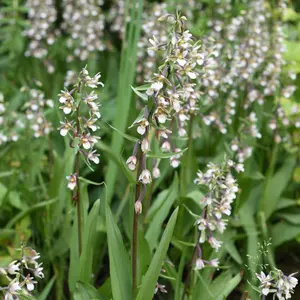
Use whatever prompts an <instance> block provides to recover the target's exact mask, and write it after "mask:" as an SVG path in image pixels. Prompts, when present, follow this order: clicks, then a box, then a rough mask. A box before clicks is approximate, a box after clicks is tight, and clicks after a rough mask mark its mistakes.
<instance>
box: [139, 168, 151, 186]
mask: <svg viewBox="0 0 300 300" xmlns="http://www.w3.org/2000/svg"><path fill="white" fill-rule="evenodd" d="M139 181H140V182H141V183H143V184H149V183H151V181H152V178H151V173H150V171H149V170H147V169H145V170H143V171H142V173H141V174H140V176H139Z"/></svg>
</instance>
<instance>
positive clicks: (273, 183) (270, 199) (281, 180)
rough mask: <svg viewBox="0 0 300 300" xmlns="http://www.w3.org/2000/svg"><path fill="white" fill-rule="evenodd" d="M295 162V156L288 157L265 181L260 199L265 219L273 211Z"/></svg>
mask: <svg viewBox="0 0 300 300" xmlns="http://www.w3.org/2000/svg"><path fill="white" fill-rule="evenodd" d="M295 164H296V159H295V157H290V158H288V159H287V160H285V162H284V164H283V166H282V167H281V168H280V169H279V170H278V171H277V172H276V173H275V175H274V176H273V177H272V178H271V179H270V180H268V181H267V184H266V187H265V192H264V197H263V199H262V201H263V202H262V210H263V211H264V213H265V216H266V219H268V218H269V217H270V216H271V214H272V213H273V212H274V211H275V209H276V206H277V202H278V201H279V199H280V197H281V194H282V192H283V191H284V190H285V188H286V186H287V185H288V183H289V181H290V178H291V176H292V173H293V169H294V167H295Z"/></svg>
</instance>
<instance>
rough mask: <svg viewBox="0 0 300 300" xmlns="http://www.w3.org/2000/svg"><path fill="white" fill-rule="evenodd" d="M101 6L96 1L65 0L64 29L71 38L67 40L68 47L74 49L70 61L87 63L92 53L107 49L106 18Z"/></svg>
mask: <svg viewBox="0 0 300 300" xmlns="http://www.w3.org/2000/svg"><path fill="white" fill-rule="evenodd" d="M101 4H102V3H101V2H99V1H96V0H88V1H86V0H79V1H76V2H74V1H71V0H63V24H62V29H63V30H64V31H66V32H67V33H68V34H69V36H70V37H69V38H68V39H67V47H68V48H71V49H73V55H70V56H69V57H68V58H67V60H68V61H73V60H74V58H75V57H78V58H79V59H80V60H82V61H86V60H87V59H88V56H89V54H90V53H92V52H95V51H103V50H104V49H105V45H104V43H103V30H104V22H105V18H104V15H103V13H102V10H101V7H100V5H101Z"/></svg>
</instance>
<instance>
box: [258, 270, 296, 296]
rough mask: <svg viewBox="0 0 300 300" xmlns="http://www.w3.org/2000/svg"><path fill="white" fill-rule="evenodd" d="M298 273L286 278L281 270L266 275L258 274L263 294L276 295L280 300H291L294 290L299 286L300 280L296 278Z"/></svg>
mask: <svg viewBox="0 0 300 300" xmlns="http://www.w3.org/2000/svg"><path fill="white" fill-rule="evenodd" d="M295 274H296V273H293V274H290V275H289V276H286V275H284V274H283V272H282V271H281V270H278V269H275V270H272V271H271V272H269V274H268V275H266V274H265V273H264V272H261V273H260V274H256V277H257V278H258V280H259V281H260V290H261V293H262V294H263V295H265V296H267V295H269V294H274V298H273V299H275V296H276V297H277V298H278V299H279V300H285V299H290V298H291V297H292V296H291V294H293V292H294V288H295V287H296V285H297V284H298V279H297V278H295V277H294V275H295Z"/></svg>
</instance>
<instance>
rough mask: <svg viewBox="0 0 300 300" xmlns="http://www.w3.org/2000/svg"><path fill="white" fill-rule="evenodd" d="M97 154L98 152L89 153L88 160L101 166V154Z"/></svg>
mask: <svg viewBox="0 0 300 300" xmlns="http://www.w3.org/2000/svg"><path fill="white" fill-rule="evenodd" d="M96 152H97V151H96V150H94V151H91V152H89V153H88V155H87V159H88V160H91V161H93V162H94V163H95V164H99V162H100V159H99V157H98V156H99V154H97V153H96Z"/></svg>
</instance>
